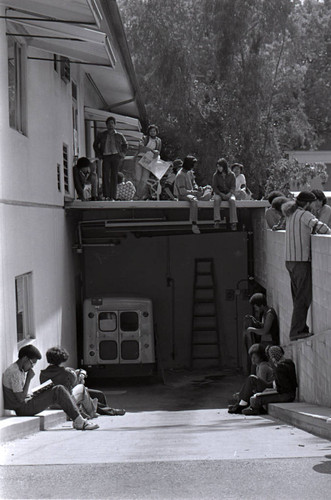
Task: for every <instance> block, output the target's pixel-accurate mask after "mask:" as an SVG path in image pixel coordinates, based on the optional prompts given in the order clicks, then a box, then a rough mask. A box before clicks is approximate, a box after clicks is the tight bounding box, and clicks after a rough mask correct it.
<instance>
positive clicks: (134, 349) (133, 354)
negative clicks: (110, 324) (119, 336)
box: [121, 340, 139, 360]
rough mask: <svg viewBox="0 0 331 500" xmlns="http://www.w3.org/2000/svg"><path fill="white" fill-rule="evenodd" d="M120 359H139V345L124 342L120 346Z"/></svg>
mask: <svg viewBox="0 0 331 500" xmlns="http://www.w3.org/2000/svg"><path fill="white" fill-rule="evenodd" d="M121 357H122V359H127V360H129V359H131V360H132V359H138V358H139V344H138V342H137V341H136V340H124V341H123V342H122V344H121Z"/></svg>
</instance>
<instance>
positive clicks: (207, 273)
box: [196, 271, 212, 276]
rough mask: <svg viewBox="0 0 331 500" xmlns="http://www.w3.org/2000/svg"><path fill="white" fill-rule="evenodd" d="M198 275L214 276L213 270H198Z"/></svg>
mask: <svg viewBox="0 0 331 500" xmlns="http://www.w3.org/2000/svg"><path fill="white" fill-rule="evenodd" d="M196 274H197V276H212V273H211V272H205V271H202V272H200V271H198V272H197V273H196Z"/></svg>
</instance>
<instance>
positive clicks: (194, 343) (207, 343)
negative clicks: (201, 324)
mask: <svg viewBox="0 0 331 500" xmlns="http://www.w3.org/2000/svg"><path fill="white" fill-rule="evenodd" d="M192 345H213V346H214V347H217V348H218V344H217V343H216V342H193V344H192Z"/></svg>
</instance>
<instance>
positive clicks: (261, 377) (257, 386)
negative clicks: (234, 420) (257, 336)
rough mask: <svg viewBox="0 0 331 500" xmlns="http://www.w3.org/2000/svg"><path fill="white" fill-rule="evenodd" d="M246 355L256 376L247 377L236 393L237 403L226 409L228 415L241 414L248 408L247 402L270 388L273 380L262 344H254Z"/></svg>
mask: <svg viewBox="0 0 331 500" xmlns="http://www.w3.org/2000/svg"><path fill="white" fill-rule="evenodd" d="M248 354H249V356H250V358H251V360H252V364H253V365H255V366H256V374H255V375H249V376H248V377H247V378H246V380H245V382H244V384H243V386H242V387H241V389H240V391H239V393H238V399H237V403H235V404H234V405H230V406H229V407H228V413H238V414H240V413H242V411H243V410H244V409H245V408H247V407H248V401H249V400H250V398H251V397H252V396H253V394H256V393H257V392H261V391H264V390H265V389H267V388H271V387H272V384H273V380H274V374H273V369H272V367H271V365H270V363H269V362H268V357H267V354H266V353H265V348H264V347H263V345H262V344H254V345H252V347H251V348H250V349H249V351H248Z"/></svg>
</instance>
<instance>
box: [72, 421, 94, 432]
mask: <svg viewBox="0 0 331 500" xmlns="http://www.w3.org/2000/svg"><path fill="white" fill-rule="evenodd" d="M72 426H73V428H74V429H76V430H77V431H94V429H99V426H98V424H92V422H88V421H87V420H84V421H83V423H82V424H77V423H75V422H74V423H73V424H72Z"/></svg>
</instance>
